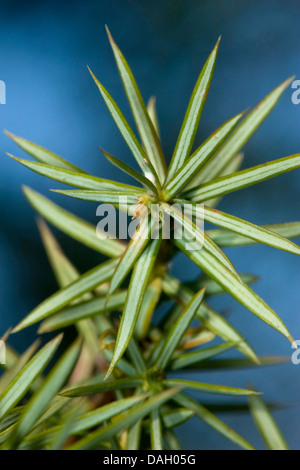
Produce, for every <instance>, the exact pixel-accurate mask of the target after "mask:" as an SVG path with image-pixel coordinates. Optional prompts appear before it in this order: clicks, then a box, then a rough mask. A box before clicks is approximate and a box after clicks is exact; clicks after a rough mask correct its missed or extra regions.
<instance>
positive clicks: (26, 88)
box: [0, 0, 300, 449]
mask: <svg viewBox="0 0 300 470" xmlns="http://www.w3.org/2000/svg"><path fill="white" fill-rule="evenodd" d="M0 8H1V14H0V44H1V46H0V47H1V55H0V79H1V80H4V81H5V83H6V87H7V104H6V105H1V106H0V120H1V127H2V128H6V129H8V130H10V131H12V132H14V133H16V134H17V135H20V136H23V137H26V138H28V139H29V140H32V141H34V142H37V143H39V144H40V145H42V146H44V147H46V148H49V149H51V150H53V151H54V152H56V153H58V154H60V155H61V156H63V157H65V158H67V159H68V160H70V161H72V162H73V163H75V164H77V165H79V166H82V167H83V168H84V169H86V170H88V171H91V172H93V173H94V174H96V175H101V176H103V177H107V178H119V179H120V180H122V181H124V182H130V180H129V178H126V176H123V175H120V173H119V172H118V171H117V170H116V169H115V168H113V167H112V166H109V164H108V163H106V162H105V161H104V159H103V158H102V156H101V154H100V152H99V150H98V149H97V146H98V145H101V146H102V147H104V148H105V149H107V150H108V151H110V152H111V153H113V154H115V155H116V156H119V157H121V158H123V159H125V160H127V161H128V162H129V161H131V157H130V155H129V152H128V150H127V148H126V147H125V145H124V143H122V139H121V137H120V135H119V134H118V131H117V129H116V127H115V125H114V123H113V121H112V119H111V118H110V116H109V113H108V111H107V110H106V108H105V106H104V104H103V102H102V101H101V98H100V96H99V94H98V91H97V90H96V87H95V86H94V84H93V83H92V80H91V77H90V76H89V73H88V71H87V68H86V64H88V65H89V66H90V67H91V68H92V70H93V71H94V72H95V74H96V75H97V76H98V78H100V80H101V81H102V82H103V83H104V85H105V86H106V87H107V88H108V89H109V91H110V92H111V93H112V95H113V96H114V98H115V99H116V100H117V102H118V103H119V105H120V107H121V109H123V110H124V111H125V114H126V115H127V116H129V113H128V111H129V110H128V105H127V104H126V101H125V97H124V93H123V89H122V86H121V83H120V79H119V77H118V75H117V73H116V67H115V64H114V60H113V56H112V52H111V50H110V47H109V44H108V41H107V38H106V34H105V29H104V25H105V24H106V23H107V24H108V25H109V27H110V30H111V32H112V34H113V36H114V38H115V40H116V41H117V43H118V44H119V45H120V47H121V49H122V50H123V52H124V53H125V55H126V57H127V59H128V61H129V63H130V65H131V67H132V69H133V71H134V73H135V76H136V78H137V81H138V83H139V85H140V88H141V90H142V94H143V96H144V97H145V99H148V98H149V97H150V96H151V95H152V94H155V95H156V97H157V106H158V114H159V119H160V125H161V134H162V140H163V148H164V150H165V153H166V155H167V156H168V158H170V155H171V154H172V150H173V146H174V144H175V141H176V136H177V133H178V131H179V128H180V125H181V122H182V119H183V115H184V112H185V109H186V105H187V101H188V99H189V96H190V93H191V91H192V88H193V86H194V83H195V81H196V78H197V76H198V74H199V71H200V69H201V66H202V65H203V64H204V61H205V60H206V58H207V56H208V54H209V53H210V51H211V49H212V48H213V46H214V44H215V42H216V40H217V38H218V36H219V35H220V34H222V42H221V47H220V51H219V56H218V62H217V66H216V70H215V76H214V79H213V84H212V87H211V91H210V94H209V97H208V100H207V104H206V107H205V111H204V114H203V117H202V120H201V123H200V129H199V133H198V136H197V142H196V144H199V143H200V142H201V141H202V140H203V139H204V138H206V137H207V136H208V135H209V134H210V133H211V132H212V131H213V130H215V129H216V128H217V127H218V126H219V125H220V124H221V123H222V122H224V121H225V120H227V119H228V118H230V117H232V116H233V115H235V114H236V113H237V112H239V111H241V110H243V109H245V108H247V107H248V106H254V105H255V104H256V103H257V102H258V101H259V100H260V99H262V98H263V97H264V96H265V95H266V94H267V93H268V92H270V91H271V90H272V89H273V88H274V87H275V86H277V85H278V84H279V83H280V82H282V81H283V80H284V79H286V78H287V77H289V76H291V75H293V74H295V75H296V77H297V78H300V70H299V34H300V28H299V24H300V4H299V2H296V1H289V2H286V1H279V0H273V1H272V2H270V1H269V0H268V1H267V0H259V1H255V0H253V1H251V2H250V1H249V2H245V1H244V2H241V1H240V0H239V1H238V0H231V1H226V2H223V1H213V0H209V1H195V0H160V1H156V0H152V1H147V0H131V1H129V0H127V1H126V0H124V1H121V0H111V1H109V2H108V1H87V0H85V1H83V0H73V1H72V2H71V1H70V2H68V1H65V2H61V1H60V2H58V1H53V0H52V1H51V2H50V1H43V2H38V1H26V2H24V1H23V2H21V1H13V0H10V1H8V0H7V1H3V0H2V2H1V7H0ZM291 95H292V90H291V89H288V90H287V91H286V92H285V94H284V96H283V98H282V99H281V101H280V103H279V105H278V106H277V107H276V108H275V110H274V111H273V113H272V115H271V116H270V117H269V118H268V119H267V121H266V122H265V123H264V124H263V125H262V126H261V128H260V130H259V131H258V132H257V133H256V134H255V136H254V137H253V138H252V140H251V142H250V143H249V144H248V145H247V146H246V148H245V164H244V165H245V166H252V165H255V164H258V163H260V162H264V161H268V160H271V159H275V158H279V157H283V156H287V155H291V154H293V153H297V152H299V150H300V136H299V127H300V106H296V105H293V104H292V102H291ZM129 120H130V118H129ZM130 122H132V121H131V120H130ZM0 148H1V154H2V157H1V162H0V200H1V204H0V217H1V219H0V220H1V226H0V259H1V262H0V336H1V334H2V333H4V331H5V330H6V329H7V328H8V327H9V326H10V325H14V324H16V323H17V322H18V321H19V320H20V319H21V318H22V317H24V316H25V315H26V314H27V313H28V312H29V311H30V310H31V309H32V308H33V307H34V306H35V305H37V304H38V303H39V302H40V301H42V300H43V299H44V298H45V297H46V296H48V295H50V294H51V293H52V292H53V291H54V290H55V289H56V284H55V281H54V278H53V276H52V274H51V272H50V269H49V266H48V264H47V259H46V256H45V254H44V251H43V248H42V245H41V242H40V240H39V235H38V231H37V228H36V225H35V214H34V212H33V210H32V209H31V208H30V206H29V205H28V203H27V202H26V200H25V198H24V196H23V194H22V191H21V186H22V185H23V184H26V185H29V186H31V187H33V188H35V189H37V190H38V191H41V192H43V193H44V194H46V195H47V194H48V195H49V192H48V189H49V188H57V187H59V185H58V184H57V183H55V182H49V181H48V180H46V179H45V178H43V177H41V176H38V175H36V174H34V173H31V172H30V171H28V170H27V169H25V168H23V167H21V166H19V165H17V164H16V163H15V162H13V161H11V160H10V159H9V158H8V157H7V156H5V154H4V152H5V151H8V152H11V153H13V154H15V155H17V156H23V155H22V152H21V150H20V149H18V148H16V146H15V145H14V144H13V143H12V142H10V141H9V139H7V137H5V136H4V135H2V134H1V135H0ZM299 183H300V170H298V171H295V172H292V173H289V174H286V175H283V176H280V177H278V178H276V179H274V180H271V181H269V182H266V183H263V184H260V185H258V186H256V187H255V188H249V189H246V190H243V191H239V193H235V194H233V195H228V196H226V197H225V198H224V199H223V201H222V204H221V206H220V207H221V208H222V209H224V210H226V211H227V212H232V213H233V214H235V215H238V216H242V217H243V218H247V219H249V220H251V221H253V222H255V223H258V224H260V223H274V222H283V221H291V220H300V211H299V203H298V201H299V196H300V184H299ZM51 197H52V199H53V200H55V201H57V202H58V203H62V204H64V206H65V207H68V208H70V209H73V210H74V211H76V213H78V214H79V215H84V216H85V217H86V218H88V219H89V220H90V221H92V222H93V223H96V222H97V219H96V215H95V207H96V206H94V205H93V204H90V205H86V204H85V203H83V202H76V203H75V202H74V201H71V200H65V199H62V198H61V197H59V196H57V195H52V196H51ZM58 237H59V240H60V241H61V243H62V245H63V247H64V249H65V250H66V252H67V254H68V255H69V256H70V257H71V258H72V260H73V261H74V262H75V264H76V265H77V266H78V268H79V269H80V270H82V271H83V270H84V269H87V268H88V267H90V266H93V265H95V264H96V263H97V262H98V261H99V260H100V259H101V257H100V256H99V255H95V254H93V253H91V252H90V251H88V250H85V249H84V248H82V247H80V246H79V244H77V243H75V242H69V240H68V238H67V237H65V236H63V235H61V234H58ZM228 254H229V255H230V256H231V258H232V260H233V262H234V263H235V265H236V267H237V268H238V269H239V270H241V271H246V272H251V271H253V272H255V273H257V274H259V275H261V276H262V279H261V281H260V282H259V283H258V284H257V286H256V290H257V292H258V293H259V294H260V295H261V296H262V297H263V298H264V299H265V300H266V301H267V302H268V303H269V304H270V305H271V306H272V307H273V308H274V309H275V310H276V311H277V312H278V313H279V314H280V315H281V316H282V318H283V319H284V321H285V322H286V324H287V325H288V327H289V328H290V330H291V331H292V333H293V335H294V337H295V339H298V338H300V320H299V315H300V311H299V300H300V288H299V286H300V278H299V267H300V264H299V263H300V262H299V258H298V257H296V256H293V255H290V254H288V253H283V252H280V251H277V250H275V249H272V248H269V247H263V246H258V247H246V248H242V249H235V250H228ZM182 263H183V264H182ZM174 271H175V272H176V273H177V274H178V275H180V276H181V277H182V278H184V279H190V278H191V277H192V276H193V275H194V274H196V273H197V270H195V268H194V267H192V266H191V265H190V263H188V262H186V261H184V260H181V263H180V269H179V267H178V266H176V264H175V266H174ZM215 306H217V307H219V308H223V309H224V307H225V309H227V311H230V312H231V320H232V322H233V323H234V324H235V325H236V326H237V327H238V328H239V329H240V330H241V331H242V332H244V333H245V334H246V335H247V338H248V339H249V340H250V341H252V342H253V344H254V345H255V348H256V351H257V352H258V353H259V354H283V355H287V356H290V354H291V353H292V349H291V348H290V345H289V343H288V342H287V341H286V340H285V339H284V338H282V337H281V336H280V335H279V334H277V333H276V332H275V331H273V330H272V329H271V328H269V327H266V326H265V325H263V324H262V322H260V321H259V320H257V319H255V318H254V317H253V316H252V315H251V314H250V313H249V312H247V311H246V310H245V309H244V308H243V307H241V306H240V305H239V304H237V303H236V302H235V301H233V300H231V299H228V298H225V296H224V297H220V298H218V299H217V300H216V302H215ZM34 336H35V329H32V330H29V331H28V332H26V333H21V334H19V335H16V336H14V337H12V341H13V344H14V345H15V347H16V348H18V349H20V350H21V349H22V348H24V347H25V345H26V344H28V342H29V341H30V340H31V339H32V338H33V337H34ZM249 378H250V380H251V382H253V383H254V384H255V386H256V387H257V388H259V389H260V390H262V391H263V392H264V393H265V397H266V398H267V399H269V400H275V401H279V402H281V403H283V404H284V405H286V407H285V408H284V409H283V410H281V411H277V412H276V418H277V419H278V421H279V423H280V425H281V427H282V429H283V431H284V433H285V435H286V437H287V440H288V442H289V444H290V445H291V447H292V448H294V449H299V448H300V439H299V437H300V436H299V431H300V420H299V417H300V415H299V404H300V399H299V396H298V395H299V387H300V365H299V366H298V367H297V366H295V365H292V364H287V365H284V366H280V367H272V368H262V369H261V370H248V371H245V372H244V371H239V372H233V373H230V374H224V373H217V374H213V373H207V374H201V380H203V381H211V382H214V383H219V384H225V385H235V386H241V387H244V386H245V385H246V384H247V381H248V380H249ZM204 398H206V399H207V397H204ZM221 417H222V419H224V420H225V421H226V422H227V423H228V424H230V425H232V426H233V427H234V429H236V430H237V431H240V432H241V433H242V434H243V435H244V436H245V437H246V438H247V439H248V440H250V442H251V443H253V444H254V445H255V446H257V447H259V448H260V447H261V446H262V443H261V439H260V437H259V436H258V434H257V433H256V431H255V428H254V425H253V424H252V421H251V419H250V418H249V417H248V416H246V415H242V414H241V415H238V416H224V415H222V416H221ZM179 434H180V436H181V438H182V440H183V444H184V447H185V448H187V449H196V448H197V449H202V448H218V449H229V448H235V447H234V446H233V445H232V444H230V443H229V442H227V441H226V440H225V439H224V438H223V437H221V436H219V435H218V434H216V433H215V432H214V431H211V430H209V432H208V431H207V428H206V426H205V425H199V422H198V421H197V420H196V419H192V420H191V421H190V422H189V423H188V424H186V425H184V427H182V428H181V429H180V430H179Z"/></svg>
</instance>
